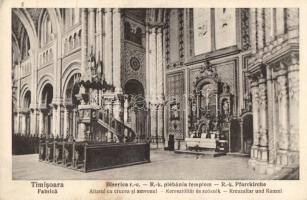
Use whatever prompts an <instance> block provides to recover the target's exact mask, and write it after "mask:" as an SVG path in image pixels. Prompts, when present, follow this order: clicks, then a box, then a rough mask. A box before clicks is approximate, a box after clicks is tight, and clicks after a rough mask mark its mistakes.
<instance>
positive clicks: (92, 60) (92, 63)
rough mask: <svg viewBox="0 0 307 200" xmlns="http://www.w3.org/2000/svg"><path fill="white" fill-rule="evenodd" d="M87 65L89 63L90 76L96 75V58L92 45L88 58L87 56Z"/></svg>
mask: <svg viewBox="0 0 307 200" xmlns="http://www.w3.org/2000/svg"><path fill="white" fill-rule="evenodd" d="M89 65H90V68H91V75H92V77H95V76H97V66H96V58H95V56H94V54H93V47H92V50H91V54H90V58H89Z"/></svg>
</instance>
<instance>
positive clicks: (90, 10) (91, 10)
mask: <svg viewBox="0 0 307 200" xmlns="http://www.w3.org/2000/svg"><path fill="white" fill-rule="evenodd" d="M88 10H89V12H95V10H96V8H88Z"/></svg>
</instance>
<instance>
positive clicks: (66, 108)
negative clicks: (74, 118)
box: [63, 105, 70, 138]
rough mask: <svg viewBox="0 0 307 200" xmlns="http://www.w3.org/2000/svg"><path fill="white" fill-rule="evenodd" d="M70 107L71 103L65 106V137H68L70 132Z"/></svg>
mask: <svg viewBox="0 0 307 200" xmlns="http://www.w3.org/2000/svg"><path fill="white" fill-rule="evenodd" d="M69 109H70V107H69V105H65V107H64V133H63V137H64V138H66V137H67V134H69V133H70V126H69V115H70V111H69Z"/></svg>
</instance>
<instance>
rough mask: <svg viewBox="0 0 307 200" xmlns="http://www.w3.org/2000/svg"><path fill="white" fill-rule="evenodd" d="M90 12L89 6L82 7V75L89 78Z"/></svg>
mask: <svg viewBox="0 0 307 200" xmlns="http://www.w3.org/2000/svg"><path fill="white" fill-rule="evenodd" d="M87 15H88V13H87V8H82V13H81V28H82V36H81V75H82V79H84V80H87V79H88V77H87V68H88V63H87V60H88V52H87V51H88V16H87Z"/></svg>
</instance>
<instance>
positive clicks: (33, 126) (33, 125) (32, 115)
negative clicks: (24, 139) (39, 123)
mask: <svg viewBox="0 0 307 200" xmlns="http://www.w3.org/2000/svg"><path fill="white" fill-rule="evenodd" d="M30 126H31V127H30V133H31V135H35V134H36V131H37V130H36V108H31V111H30Z"/></svg>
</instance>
